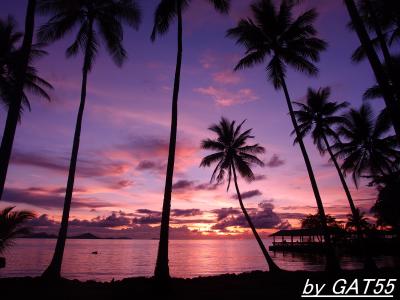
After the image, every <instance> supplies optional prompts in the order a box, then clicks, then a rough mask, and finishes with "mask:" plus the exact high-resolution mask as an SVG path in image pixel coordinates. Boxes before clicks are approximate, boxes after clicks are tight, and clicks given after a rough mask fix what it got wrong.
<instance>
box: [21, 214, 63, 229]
mask: <svg viewBox="0 0 400 300" xmlns="http://www.w3.org/2000/svg"><path fill="white" fill-rule="evenodd" d="M58 224H59V223H58V222H56V221H54V220H52V219H49V216H48V215H47V214H43V215H40V216H39V217H36V218H34V219H32V220H29V221H27V222H26V225H27V226H28V227H52V226H56V225H58Z"/></svg>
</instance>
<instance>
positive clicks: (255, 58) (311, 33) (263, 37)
mask: <svg viewBox="0 0 400 300" xmlns="http://www.w3.org/2000/svg"><path fill="white" fill-rule="evenodd" d="M293 8H294V5H293V3H292V1H290V3H289V2H288V1H282V3H281V5H280V8H279V10H277V9H276V8H275V6H274V3H273V1H272V0H260V1H258V2H256V3H255V4H253V5H251V9H252V12H253V16H254V18H253V19H251V18H248V19H242V20H240V21H239V23H238V25H237V27H235V28H232V29H230V30H228V33H227V35H228V36H229V37H232V38H234V39H236V41H237V44H240V45H243V46H244V47H245V49H246V52H245V56H244V57H243V58H242V59H241V60H240V61H239V63H238V64H237V65H236V67H235V70H239V69H244V68H249V67H252V66H254V65H256V64H260V63H264V62H265V60H266V59H268V64H267V67H266V70H267V74H268V79H269V80H270V81H272V83H273V85H274V87H275V89H283V92H284V94H285V98H286V103H287V106H288V108H289V113H290V117H291V121H292V123H293V127H294V130H295V132H296V136H297V137H298V141H299V145H300V149H301V152H302V154H303V158H304V162H305V164H306V167H307V172H308V175H309V178H310V181H311V186H312V189H313V192H314V196H315V200H316V202H317V206H318V211H319V214H320V217H321V219H322V223H323V224H324V232H325V233H324V238H325V243H326V246H327V247H326V248H327V258H328V259H327V267H328V268H329V269H332V270H337V269H338V268H339V263H338V261H337V259H336V258H335V255H334V249H333V247H332V245H331V241H330V236H329V233H328V230H327V226H326V220H325V211H324V207H323V205H322V200H321V196H320V193H319V190H318V186H317V182H316V180H315V176H314V172H313V169H312V166H311V162H310V159H309V157H308V154H307V151H306V147H305V145H304V142H303V139H302V137H301V133H300V129H299V127H298V125H297V121H296V118H295V115H294V111H293V107H292V102H291V100H290V95H289V91H288V88H287V85H286V70H287V68H288V67H293V68H295V69H296V70H298V71H300V72H303V73H306V74H307V75H316V74H317V73H318V69H317V67H316V66H315V65H314V62H316V61H318V60H319V53H320V52H321V51H322V50H324V49H325V48H326V43H325V42H324V41H323V40H321V39H319V38H317V37H316V34H317V33H316V30H315V28H314V26H313V23H314V21H315V19H316V17H317V13H316V12H315V10H313V9H311V10H308V11H306V12H305V13H303V14H301V15H300V16H298V17H297V18H295V19H294V18H293V15H292V11H293Z"/></svg>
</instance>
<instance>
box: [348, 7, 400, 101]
mask: <svg viewBox="0 0 400 300" xmlns="http://www.w3.org/2000/svg"><path fill="white" fill-rule="evenodd" d="M382 2H391V1H377V0H360V1H359V3H358V4H359V5H358V6H359V11H360V15H361V17H362V19H363V21H364V23H365V24H366V26H367V28H368V29H370V31H373V32H374V33H375V34H376V38H375V39H373V40H372V41H371V42H372V43H373V44H374V46H375V47H379V48H380V50H381V52H382V54H383V58H384V68H385V71H386V75H387V76H388V78H390V82H389V84H391V85H392V86H393V87H392V91H393V92H394V95H395V96H396V97H397V100H399V99H400V80H399V79H398V74H397V70H396V69H395V61H394V58H393V56H392V54H391V53H390V50H389V46H388V42H389V43H390V42H392V41H393V40H392V39H390V38H389V35H390V34H389V33H387V32H384V31H385V29H386V30H387V31H393V24H391V23H392V22H390V21H389V20H387V19H388V17H387V16H386V13H385V5H384V4H383V3H382ZM389 19H390V18H389ZM387 40H389V41H387ZM358 53H359V54H360V53H361V54H362V55H361V56H359V57H357V56H355V58H359V60H360V59H361V58H365V52H364V51H363V47H362V46H360V47H359V49H358ZM353 58H354V56H353Z"/></svg>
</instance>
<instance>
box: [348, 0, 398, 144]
mask: <svg viewBox="0 0 400 300" xmlns="http://www.w3.org/2000/svg"><path fill="white" fill-rule="evenodd" d="M344 2H345V4H346V7H347V11H348V13H349V15H350V18H351V22H352V24H353V26H354V29H355V30H356V32H357V35H358V38H359V39H360V42H361V46H362V48H363V50H364V51H365V53H366V55H367V57H368V60H369V62H370V64H371V67H372V70H373V72H374V75H375V77H376V80H377V82H378V84H379V86H380V87H381V89H382V93H383V97H384V100H385V105H386V108H387V110H388V114H389V115H390V118H391V119H392V122H393V127H394V130H395V132H396V136H397V139H398V141H399V142H400V105H399V103H398V102H397V101H396V97H395V95H394V91H393V88H392V87H391V86H390V79H389V77H388V75H387V74H385V70H384V68H383V66H382V64H381V62H380V60H379V57H378V55H377V53H376V51H375V49H374V47H373V44H372V42H371V39H370V37H369V35H368V32H367V29H366V28H365V26H364V23H363V20H362V18H361V16H360V14H359V12H358V9H357V6H356V4H355V3H354V0H344Z"/></svg>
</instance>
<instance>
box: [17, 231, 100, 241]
mask: <svg viewBox="0 0 400 300" xmlns="http://www.w3.org/2000/svg"><path fill="white" fill-rule="evenodd" d="M21 238H25V239H56V238H57V235H55V234H49V233H46V232H38V233H31V234H28V235H24V236H22V237H21ZM68 238H69V239H76V240H99V239H103V238H101V237H98V236H96V235H94V234H92V233H83V234H79V235H74V236H69V237H68Z"/></svg>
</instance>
